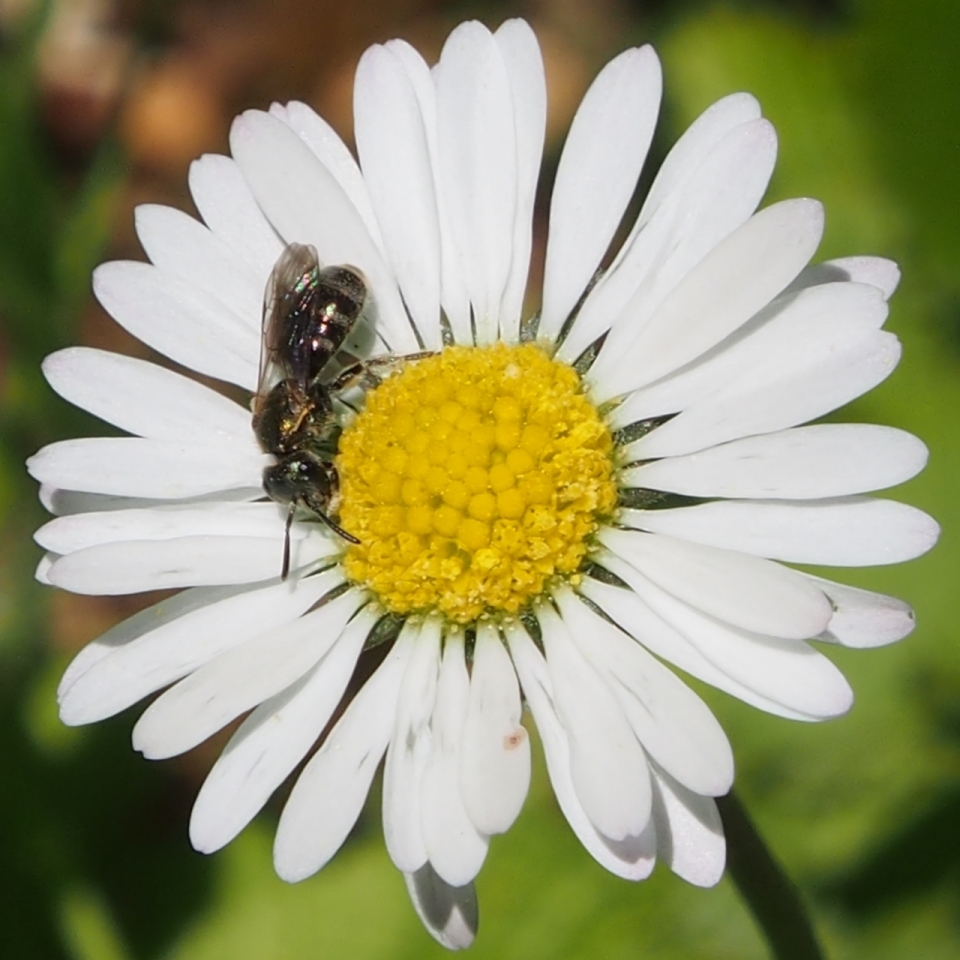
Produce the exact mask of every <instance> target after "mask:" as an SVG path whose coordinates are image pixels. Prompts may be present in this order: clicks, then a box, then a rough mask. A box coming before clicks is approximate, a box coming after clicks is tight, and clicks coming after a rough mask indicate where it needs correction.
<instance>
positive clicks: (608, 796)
mask: <svg viewBox="0 0 960 960" xmlns="http://www.w3.org/2000/svg"><path fill="white" fill-rule="evenodd" d="M537 619H538V620H539V621H540V626H541V628H542V630H543V646H544V651H545V652H546V657H547V667H548V669H549V671H550V683H551V685H552V687H553V692H554V695H555V701H554V702H555V703H556V707H557V713H558V715H559V717H560V719H561V721H562V722H563V726H564V729H565V730H566V733H567V738H568V740H569V743H570V772H571V775H572V777H573V784H574V788H575V789H576V791H577V796H578V797H579V798H580V802H581V803H582V804H583V809H584V811H585V813H586V814H587V816H588V817H589V818H590V821H591V823H593V825H594V826H595V827H596V828H597V830H599V831H600V833H602V834H603V835H604V836H606V837H610V839H611V840H624V839H626V838H627V837H635V836H638V835H639V834H640V833H641V832H642V831H643V829H644V828H645V827H646V826H647V823H648V822H649V819H650V774H649V770H648V768H647V758H646V757H645V756H644V753H643V749H642V748H641V746H640V744H639V743H638V742H637V738H636V737H635V736H634V734H633V731H632V730H631V728H630V725H629V723H627V719H626V717H625V716H624V714H623V710H622V709H621V708H620V705H619V704H618V703H617V699H616V697H615V696H614V693H613V690H612V689H611V687H610V685H609V683H607V682H605V681H604V679H603V678H601V677H600V676H599V675H598V674H597V672H596V671H595V670H594V669H593V667H591V666H590V665H589V664H588V663H587V661H586V660H585V659H584V657H583V655H582V654H581V653H580V651H579V650H578V649H577V647H576V645H575V644H574V643H573V641H572V640H571V638H570V635H569V632H568V631H567V628H566V626H565V624H564V623H563V622H562V621H561V620H560V618H559V617H557V615H556V614H555V613H552V612H551V611H550V610H549V609H547V608H546V607H540V608H538V609H537Z"/></svg>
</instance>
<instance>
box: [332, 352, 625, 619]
mask: <svg viewBox="0 0 960 960" xmlns="http://www.w3.org/2000/svg"><path fill="white" fill-rule="evenodd" d="M612 452H613V440H612V438H611V435H610V431H609V430H608V429H607V427H606V425H605V424H604V423H603V421H602V420H601V419H600V416H599V415H598V413H597V411H596V408H595V407H594V406H593V404H592V403H591V402H590V401H589V400H588V399H587V398H586V397H585V396H584V394H583V390H582V387H581V384H580V379H579V377H578V376H577V374H576V373H575V372H574V370H573V369H572V368H571V367H569V366H567V365H566V364H563V363H559V362H557V361H555V360H551V359H550V358H549V357H548V356H547V355H546V354H545V353H544V352H543V350H541V349H540V348H539V347H537V346H535V345H533V344H526V345H523V346H508V345H506V344H503V343H497V344H495V345H494V346H490V347H448V348H446V349H445V350H444V351H443V352H442V353H440V354H439V355H437V356H434V357H429V358H427V359H425V360H421V361H419V362H417V363H413V364H410V365H408V366H407V367H406V368H405V369H404V370H403V371H401V372H400V373H398V374H397V375H396V376H393V377H390V378H389V379H388V380H386V381H385V382H384V383H383V384H381V385H380V386H379V387H377V388H376V389H375V390H373V391H371V392H370V393H369V394H368V396H367V401H366V406H365V408H364V410H363V411H362V412H361V413H360V414H359V415H358V416H357V418H356V420H354V422H353V423H352V424H351V425H350V426H349V427H347V429H346V430H345V431H344V433H343V436H342V437H341V440H340V453H339V456H338V458H337V469H338V470H339V473H340V488H341V493H342V500H341V505H340V522H341V524H342V525H343V527H344V529H345V530H349V531H350V532H351V533H352V534H353V535H354V536H356V537H358V538H359V539H360V544H359V546H350V547H349V548H348V550H347V552H346V557H345V559H344V565H345V567H346V570H347V574H348V575H349V577H350V578H351V579H352V580H354V581H355V582H357V583H362V584H365V585H366V586H368V587H369V588H370V589H371V590H373V591H375V593H376V594H377V596H378V597H379V599H380V602H381V603H382V604H383V605H384V606H385V607H386V608H387V609H388V610H391V611H393V612H394V613H401V614H403V613H414V612H422V613H426V612H429V611H431V610H439V611H440V612H442V613H443V614H445V615H446V616H447V617H448V618H449V619H450V620H453V621H455V622H457V623H469V622H470V621H472V620H475V619H476V618H477V617H479V616H480V615H481V614H483V613H484V612H496V611H499V612H503V613H516V612H517V611H518V610H520V609H522V608H523V607H524V606H526V605H527V604H528V603H529V602H530V601H531V600H532V599H533V598H534V597H536V596H538V595H539V594H540V593H542V592H543V589H544V586H545V585H546V584H547V583H548V581H550V580H551V578H553V577H556V576H566V577H568V578H576V576H577V570H578V569H579V567H580V564H581V561H582V559H583V555H584V553H585V552H586V549H587V540H588V538H589V537H590V535H591V534H592V533H593V532H594V531H595V530H596V529H597V525H598V523H599V522H600V520H601V519H602V518H604V517H605V516H608V515H609V514H610V513H612V511H613V509H614V507H615V505H616V500H617V492H616V485H615V483H614V480H613V459H612Z"/></svg>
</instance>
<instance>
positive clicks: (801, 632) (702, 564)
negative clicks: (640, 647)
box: [599, 510, 832, 640]
mask: <svg viewBox="0 0 960 960" xmlns="http://www.w3.org/2000/svg"><path fill="white" fill-rule="evenodd" d="M658 512H659V511H651V510H646V511H642V510H636V511H634V510H624V511H623V516H622V519H623V521H624V522H625V523H628V524H630V525H631V526H634V527H638V526H643V525H645V523H646V519H647V517H648V516H649V515H650V514H651V513H654V514H655V513H658ZM599 540H600V542H601V543H602V544H604V546H606V547H608V548H609V549H610V550H612V551H613V552H614V553H616V554H618V555H619V556H621V557H622V558H623V559H624V560H626V561H627V562H628V563H629V564H631V565H632V566H634V567H635V568H636V569H637V570H639V571H640V572H641V573H642V574H643V575H644V576H646V577H649V578H650V579H651V580H652V581H653V582H654V583H656V584H657V585H658V586H660V587H662V588H663V589H664V590H666V591H667V592H669V593H671V594H673V596H675V597H677V598H678V599H680V600H683V601H684V602H685V603H689V604H690V605H692V606H694V607H696V608H697V609H698V610H702V611H703V612H704V613H707V614H709V615H710V616H712V617H717V618H718V619H720V620H723V621H725V622H726V623H730V624H733V625H734V626H737V627H742V628H743V629H744V630H750V631H752V632H754V633H768V634H771V635H772V636H776V637H787V638H792V639H796V640H802V639H806V638H808V637H815V636H816V635H817V634H818V633H820V632H822V631H823V630H824V629H825V628H826V626H827V624H828V623H829V622H830V616H831V613H832V610H831V608H830V602H829V601H828V600H827V598H826V596H825V595H824V594H823V591H821V590H819V589H817V588H816V587H815V586H813V584H812V583H810V581H809V580H808V579H806V578H805V577H802V576H801V575H800V574H799V573H797V572H796V571H795V570H789V569H787V568H786V567H781V566H780V565H779V564H776V563H770V562H767V561H763V560H758V559H757V558H756V557H748V556H743V555H742V554H738V553H733V552H731V551H730V550H719V549H716V548H704V547H703V546H701V545H699V544H696V543H689V542H685V541H684V540H676V539H674V538H673V537H669V536H667V537H664V536H649V535H647V536H645V535H644V534H642V533H638V532H632V531H629V530H613V529H605V530H602V531H601V532H600V534H599Z"/></svg>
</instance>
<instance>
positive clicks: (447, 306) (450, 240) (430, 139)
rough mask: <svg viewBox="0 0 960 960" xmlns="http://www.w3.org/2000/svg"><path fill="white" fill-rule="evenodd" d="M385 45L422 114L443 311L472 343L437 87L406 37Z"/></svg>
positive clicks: (456, 334)
mask: <svg viewBox="0 0 960 960" xmlns="http://www.w3.org/2000/svg"><path fill="white" fill-rule="evenodd" d="M386 46H387V48H388V49H389V50H390V52H391V53H392V54H393V55H394V56H395V57H396V58H397V59H398V60H399V61H400V63H401V64H402V66H403V68H404V70H405V71H406V73H407V77H408V79H409V80H410V83H411V84H412V85H413V89H414V91H415V92H416V95H417V100H418V102H419V104H420V112H421V115H422V117H423V126H424V132H425V134H426V140H427V150H428V153H429V155H430V164H431V167H432V170H433V182H434V187H435V189H436V194H437V206H438V211H437V212H438V219H439V223H440V261H441V263H440V268H441V291H440V293H441V302H442V304H443V311H444V313H445V314H446V318H447V320H448V321H449V323H450V327H451V330H452V332H453V338H454V340H455V341H456V342H457V343H470V342H472V341H473V334H472V332H471V328H470V296H469V293H468V292H467V287H466V279H465V277H464V273H463V267H462V265H461V263H460V255H459V252H458V251H457V247H456V244H455V242H454V236H453V229H452V227H451V214H450V210H449V208H448V204H447V203H446V202H445V201H444V196H445V194H444V189H443V183H442V177H441V170H440V156H439V154H440V147H439V143H438V134H437V91H436V87H435V86H434V80H433V75H432V74H431V72H430V68H429V67H428V66H427V65H426V63H425V62H424V60H423V57H421V56H420V54H419V53H417V51H416V50H414V49H413V47H411V46H410V44H409V43H405V42H404V41H403V40H390V41H389V42H388V43H387V44H386Z"/></svg>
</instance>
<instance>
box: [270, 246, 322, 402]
mask: <svg viewBox="0 0 960 960" xmlns="http://www.w3.org/2000/svg"><path fill="white" fill-rule="evenodd" d="M319 268H320V259H319V257H318V256H317V251H316V249H315V248H314V247H312V246H310V245H308V244H302V243H290V244H287V246H286V247H285V248H284V251H283V253H281V254H280V258H279V259H278V260H277V262H276V265H275V266H274V268H273V270H272V271H271V272H270V278H269V279H268V280H267V287H266V291H265V292H264V296H263V318H262V321H261V332H260V373H259V376H258V378H257V398H256V402H255V405H254V406H255V412H256V410H257V409H259V406H260V404H261V403H262V402H263V400H264V399H265V397H266V395H267V394H268V393H269V392H270V388H271V387H272V386H273V385H274V384H275V383H277V381H279V380H281V379H283V378H284V377H287V376H290V375H291V374H292V373H293V371H292V370H291V369H289V367H290V363H289V361H288V360H287V359H286V358H285V357H284V351H283V345H284V339H285V334H286V332H287V330H286V328H287V324H288V320H289V316H290V312H291V309H292V304H293V303H295V302H296V301H298V300H299V298H300V296H301V295H302V290H303V288H304V286H305V284H306V283H307V282H308V279H307V278H309V277H310V276H315V275H316V273H317V271H318V270H319Z"/></svg>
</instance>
